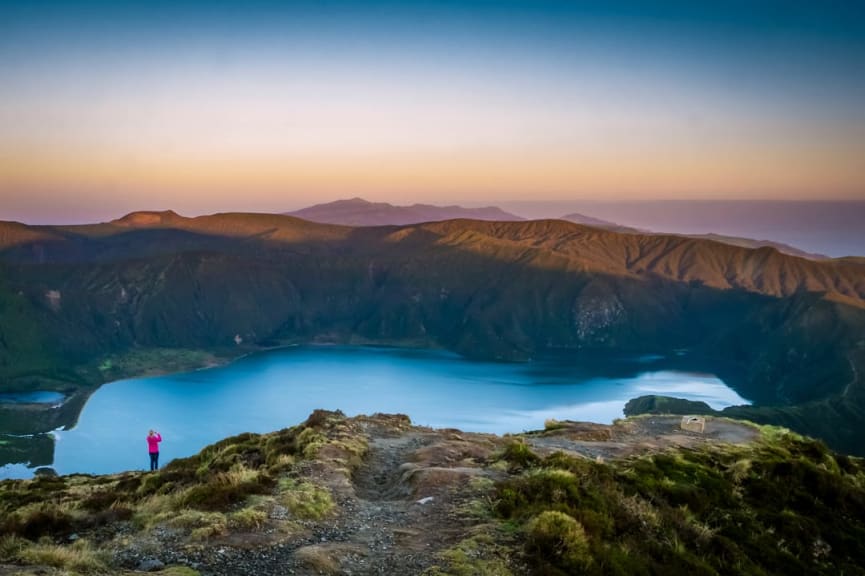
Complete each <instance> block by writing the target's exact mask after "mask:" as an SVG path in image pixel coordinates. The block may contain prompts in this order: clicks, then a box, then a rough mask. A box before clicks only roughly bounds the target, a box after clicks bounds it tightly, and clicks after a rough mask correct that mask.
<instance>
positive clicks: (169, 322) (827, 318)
mask: <svg viewBox="0 0 865 576" xmlns="http://www.w3.org/2000/svg"><path fill="white" fill-rule="evenodd" d="M6 229H7V233H6V235H5V236H4V238H5V242H6V246H7V247H6V249H5V250H4V251H2V252H0V263H2V266H3V268H2V271H3V274H4V278H5V280H4V282H3V283H0V310H3V311H4V313H3V315H2V316H0V335H2V338H3V340H2V341H3V342H5V344H2V343H0V355H2V356H0V362H2V363H0V386H2V387H3V388H5V389H9V388H16V387H17V388H20V387H32V386H33V381H32V380H33V379H34V378H41V385H44V386H56V385H57V384H56V380H57V379H58V378H61V379H62V380H63V381H64V382H67V383H73V384H74V383H76V382H98V381H99V380H100V379H105V378H109V377H116V376H118V374H117V373H116V372H110V373H109V372H107V371H99V370H97V367H99V366H104V365H105V362H106V360H107V359H109V358H114V359H117V358H120V357H122V356H123V355H126V354H130V353H134V352H136V351H141V350H153V349H165V348H171V349H183V350H207V351H210V352H215V353H218V354H220V355H225V356H231V355H232V354H239V353H241V352H243V351H245V350H248V349H255V348H257V347H262V346H274V345H279V344H285V343H289V342H299V341H340V342H353V341H364V342H387V343H410V344H414V345H418V344H420V345H433V346H442V347H445V348H448V349H451V350H455V351H457V352H460V353H462V354H465V355H468V356H477V357H484V358H498V359H503V360H525V359H529V358H531V357H533V356H536V355H539V354H546V353H550V352H561V351H588V350H594V349H617V350H632V351H641V352H646V351H658V352H669V351H671V350H673V349H677V348H687V349H690V350H691V351H692V353H693V354H696V355H704V356H707V357H710V358H713V359H716V360H720V361H724V362H727V363H730V364H733V365H735V366H737V367H738V368H737V369H736V371H735V372H736V374H737V375H736V377H735V378H733V379H731V384H732V385H733V386H734V387H736V388H737V390H738V391H739V392H740V393H741V394H743V395H744V396H746V397H748V398H750V399H753V400H755V401H757V402H758V403H760V404H762V405H771V406H780V407H784V406H798V405H802V404H805V403H809V402H819V401H823V400H826V399H829V398H837V400H836V402H838V403H840V404H839V406H841V407H843V408H844V410H841V408H840V407H838V408H836V410H838V411H844V412H845V413H848V414H850V415H851V418H852V423H851V424H850V425H851V428H852V429H853V430H857V431H860V430H861V431H865V420H863V419H862V417H861V416H860V410H859V407H858V405H855V404H854V402H855V399H856V398H858V397H857V396H855V395H853V394H849V393H847V394H842V393H843V392H844V390H845V389H847V390H848V392H849V389H851V388H852V389H858V388H860V387H861V383H860V382H858V381H856V380H857V379H856V378H855V377H854V376H855V374H856V373H857V371H859V372H861V371H863V370H865V367H863V365H862V361H863V358H862V356H861V355H857V354H856V353H855V352H856V351H857V350H859V349H861V348H862V347H863V346H865V342H863V336H862V335H863V334H865V303H863V298H865V272H863V268H862V267H861V266H860V265H858V264H856V263H853V262H845V261H825V262H816V261H811V260H805V259H800V258H795V257H791V256H786V255H783V254H780V253H778V252H777V251H776V250H773V249H769V248H762V249H758V250H749V249H745V248H740V247H735V246H729V245H725V244H720V243H717V242H712V241H706V240H694V239H688V238H682V237H677V236H640V235H634V234H615V233H612V232H608V231H603V230H598V229H594V228H589V227H586V226H580V225H576V224H571V223H567V222H563V221H533V222H480V221H469V220H455V221H447V222H437V223H430V224H422V225H416V226H405V227H393V226H389V227H373V228H357V229H353V228H348V227H343V226H329V225H319V224H313V223H310V222H305V221H303V220H299V219H297V218H291V217H286V216H275V215H266V214H222V215H214V216H205V217H200V218H191V219H190V218H183V217H181V216H178V215H177V214H174V213H173V212H165V213H138V214H132V215H130V216H128V217H126V218H123V219H121V220H118V221H115V222H112V223H107V224H101V225H92V226H70V227H60V228H39V229H31V228H27V227H24V228H22V227H21V226H20V225H14V226H12V225H9V226H6ZM9 230H11V231H9ZM16 231H17V233H19V234H20V235H21V236H20V237H18V236H15V234H14V232H16ZM3 347H5V348H3ZM119 364H122V361H121V362H119ZM851 381H852V382H853V383H852V384H850V383H851ZM66 385H68V384H66ZM827 413H828V412H825V411H824V412H822V413H821V414H827ZM818 417H822V416H818V412H813V413H812V412H808V413H803V415H802V416H801V418H798V417H797V419H795V420H794V421H790V422H789V423H790V424H791V425H792V426H794V427H795V428H796V429H798V430H808V431H812V430H818V429H821V428H823V427H825V426H826V425H827V424H826V423H825V422H823V421H822V420H821V421H820V422H816V421H815V422H811V419H813V418H818ZM768 421H773V420H772V418H771V417H769V418H768ZM785 422H786V421H785ZM834 445H835V446H836V447H839V448H842V449H846V450H858V449H860V448H859V447H858V446H856V445H855V444H854V445H849V444H847V443H846V442H845V443H844V444H834Z"/></svg>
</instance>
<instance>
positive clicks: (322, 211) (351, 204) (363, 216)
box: [286, 197, 524, 226]
mask: <svg viewBox="0 0 865 576" xmlns="http://www.w3.org/2000/svg"><path fill="white" fill-rule="evenodd" d="M286 215H288V216H296V217H298V218H303V219H304V220H309V221H311V222H319V223H322V224H342V225H347V226H388V225H396V226H402V225H406V224H418V223H421V222H432V221H438V220H452V219H454V218H474V219H477V220H524V218H522V217H520V216H517V215H515V214H511V213H510V212H505V211H504V210H502V209H501V208H498V207H496V206H485V207H482V208H463V207H462V206H457V205H450V206H435V205H432V204H412V205H409V206H395V205H393V204H390V203H387V202H369V201H367V200H364V199H363V198H359V197H354V198H349V199H344V200H336V201H334V202H327V203H324V204H316V205H313V206H308V207H306V208H302V209H300V210H295V211H293V212H287V213H286Z"/></svg>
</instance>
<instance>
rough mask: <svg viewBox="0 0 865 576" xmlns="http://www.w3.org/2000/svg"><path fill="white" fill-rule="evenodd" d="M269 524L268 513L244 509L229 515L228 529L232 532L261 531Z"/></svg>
mask: <svg viewBox="0 0 865 576" xmlns="http://www.w3.org/2000/svg"><path fill="white" fill-rule="evenodd" d="M265 522H267V513H266V512H264V511H263V510H257V509H255V508H243V509H241V510H238V511H237V512H232V513H231V514H229V515H228V527H229V528H231V529H232V530H259V529H261V527H262V526H264V523H265Z"/></svg>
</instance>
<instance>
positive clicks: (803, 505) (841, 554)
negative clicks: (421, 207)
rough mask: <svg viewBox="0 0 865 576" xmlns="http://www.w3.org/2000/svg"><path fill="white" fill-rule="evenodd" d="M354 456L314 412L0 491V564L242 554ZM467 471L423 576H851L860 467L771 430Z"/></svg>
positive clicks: (496, 458)
mask: <svg viewBox="0 0 865 576" xmlns="http://www.w3.org/2000/svg"><path fill="white" fill-rule="evenodd" d="M403 421H404V420H400V421H399V422H400V426H402V423H403ZM400 430H405V428H404V426H403V427H402V428H400ZM395 432H396V431H395V430H390V431H388V432H387V434H388V435H391V436H392V435H393V434H394V433H395ZM484 442H489V439H486V440H484ZM366 450H367V445H366V443H365V441H364V439H363V437H362V435H361V434H360V428H358V427H357V424H356V420H355V419H346V418H344V417H342V416H341V415H339V414H334V413H326V412H317V413H315V414H313V415H312V416H311V417H310V419H309V420H308V421H307V422H305V423H303V424H302V425H300V426H296V427H293V428H288V429H285V430H281V431H278V432H274V433H271V434H264V435H257V434H242V435H239V436H236V437H232V438H227V439H225V440H223V441H221V442H218V443H216V444H214V445H212V446H209V447H207V448H205V449H204V450H202V451H201V453H200V454H198V455H196V456H193V457H190V458H185V459H180V460H175V461H173V462H171V463H170V464H169V465H168V466H166V467H165V468H164V469H163V470H161V471H159V472H156V473H151V474H145V473H137V472H132V473H126V474H120V475H113V476H104V477H98V476H97V477H91V476H69V477H61V478H40V479H35V480H30V481H20V480H19V481H4V482H0V533H2V535H3V537H2V539H0V561H5V562H9V561H11V562H14V563H16V564H25V565H26V564H40V563H42V562H44V561H45V559H46V558H48V559H52V560H54V561H58V562H61V564H60V565H61V566H64V567H67V568H69V567H71V568H73V569H76V570H77V571H79V572H84V573H106V572H108V573H116V572H115V571H116V570H117V569H118V567H117V566H116V565H114V564H113V562H114V559H113V556H112V550H115V549H116V545H117V543H116V542H112V541H111V540H110V538H111V535H112V534H114V532H115V531H116V530H122V532H123V534H124V537H123V539H122V541H123V542H125V543H126V544H127V545H128V544H129V543H130V541H132V542H134V541H135V540H136V539H141V541H142V542H147V541H148V538H149V534H150V531H151V530H154V529H159V530H162V531H163V532H164V531H165V530H166V529H168V530H170V531H172V534H174V536H173V538H174V539H175V541H177V542H188V543H189V544H190V545H194V546H196V547H198V548H201V547H207V546H213V547H221V546H223V545H224V544H223V542H225V541H226V539H228V541H230V542H234V543H235V544H234V545H241V546H244V545H247V544H244V543H245V542H247V541H248V542H250V543H252V544H249V545H252V546H254V545H255V544H254V542H255V541H256V539H257V538H260V537H261V530H262V529H263V526H264V525H265V523H267V522H268V518H269V516H268V515H269V514H271V513H272V509H273V507H274V506H276V505H277V504H279V505H280V506H285V507H287V508H288V509H289V510H290V518H293V519H294V520H292V521H289V524H292V522H301V523H303V525H304V526H307V527H309V526H314V525H315V523H316V522H317V521H319V520H320V519H323V518H327V517H328V516H329V515H331V513H332V511H333V508H334V506H335V502H334V500H333V499H332V498H331V492H330V489H329V488H327V487H326V486H321V485H318V484H316V483H315V482H310V481H309V480H306V479H301V477H300V476H299V474H300V471H301V470H311V469H316V468H318V467H320V466H328V465H332V466H337V467H339V469H340V470H343V471H344V473H345V474H347V475H349V476H350V475H351V470H352V469H355V468H357V466H359V464H360V462H361V459H362V458H363V455H364V453H365V452H366ZM310 461H318V464H316V465H311V464H310ZM328 462H329V463H330V464H327V463H328ZM476 465H479V466H481V467H482V468H483V469H485V470H486V471H487V472H488V473H490V474H493V475H495V476H496V477H498V478H499V480H498V481H496V482H495V483H493V482H491V481H489V480H484V481H483V482H480V481H479V482H475V488H476V489H478V490H480V492H481V493H480V494H479V495H478V500H476V501H475V502H473V503H471V504H470V505H469V507H470V509H471V510H472V515H473V516H474V517H475V522H474V524H473V525H465V524H455V525H453V526H452V528H453V529H458V530H462V532H461V534H460V535H459V536H458V538H457V539H458V540H459V539H462V540H461V541H460V542H459V543H458V544H457V545H456V546H454V547H453V548H452V549H451V550H449V551H447V552H445V553H443V554H441V556H440V558H439V560H438V563H437V564H438V565H437V567H435V568H431V569H430V571H429V572H428V576H438V575H443V574H475V575H485V574H489V575H491V574H496V575H497V576H501V575H503V574H508V573H510V572H509V571H508V567H509V566H528V567H529V569H530V571H531V573H533V574H543V575H559V574H575V573H585V574H623V575H625V574H627V575H632V574H647V575H653V574H658V575H665V576H666V575H669V574H707V575H711V574H761V575H762V574H826V575H836V574H841V573H843V574H851V575H853V574H863V573H865V569H863V560H865V464H863V462H862V460H860V459H856V458H849V457H846V456H842V455H839V454H835V453H833V452H831V451H830V450H828V449H826V447H825V446H824V445H823V444H821V443H819V442H816V441H812V440H807V439H804V438H802V437H800V436H797V435H794V434H790V433H788V432H786V431H784V430H781V429H777V428H762V429H761V434H760V437H759V439H758V440H757V441H755V442H753V443H751V444H749V445H725V444H716V445H712V444H707V445H704V446H703V447H701V448H692V449H670V450H667V451H663V452H659V453H653V454H648V455H643V456H632V457H629V458H626V459H624V460H617V461H610V462H598V461H590V460H586V459H584V458H576V457H572V456H568V455H566V454H564V453H561V452H559V453H553V454H551V455H548V456H546V457H540V456H538V455H536V454H535V453H533V452H532V451H531V450H530V449H529V448H528V446H527V444H525V443H524V442H523V441H522V439H521V438H520V437H518V436H517V437H511V438H510V440H509V441H507V442H506V443H504V449H503V450H502V451H500V452H498V453H494V454H493V455H492V456H491V457H490V458H489V459H487V460H485V461H482V462H479V463H477V464H476ZM268 511H270V512H268ZM348 513H351V511H350V510H349V512H348ZM326 522H329V520H326ZM292 525H294V524H292ZM272 528H273V527H272V526H271V527H270V528H269V529H272ZM71 533H76V534H78V535H79V536H80V538H79V541H78V542H76V543H71V544H70V542H69V539H68V536H69V534H71ZM282 533H283V535H284V536H283V537H285V538H290V537H291V533H292V531H291V530H290V529H289V530H287V531H286V530H285V529H284V530H283V532H282ZM50 542H58V543H60V545H59V546H56V545H54V544H49V543H50ZM51 546H53V548H51ZM58 549H59V550H58ZM61 551H68V552H69V554H66V555H64V553H62V552H61ZM62 562H67V563H74V562H77V563H78V564H77V566H69V565H68V564H62ZM24 569H25V568H22V570H24ZM520 573H523V572H522V571H520Z"/></svg>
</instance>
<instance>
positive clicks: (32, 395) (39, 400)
mask: <svg viewBox="0 0 865 576" xmlns="http://www.w3.org/2000/svg"><path fill="white" fill-rule="evenodd" d="M64 398H65V396H63V394H61V393H60V392H0V403H5V404H50V405H52V406H59V405H60V404H61V403H62V402H63V399H64Z"/></svg>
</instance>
